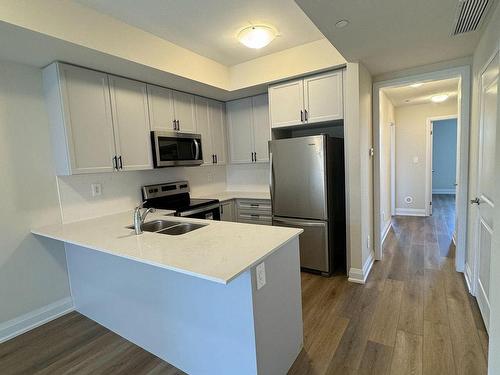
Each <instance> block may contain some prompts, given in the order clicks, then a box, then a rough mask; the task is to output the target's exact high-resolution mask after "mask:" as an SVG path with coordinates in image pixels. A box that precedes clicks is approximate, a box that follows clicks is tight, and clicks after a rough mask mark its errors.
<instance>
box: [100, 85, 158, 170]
mask: <svg viewBox="0 0 500 375" xmlns="http://www.w3.org/2000/svg"><path fill="white" fill-rule="evenodd" d="M109 84H110V93H111V107H112V114H113V125H114V130H115V145H116V154H117V166H118V168H120V169H122V170H124V171H125V170H129V171H131V170H142V169H152V168H153V160H152V154H151V137H150V127H149V115H148V97H147V92H146V84H145V83H142V82H137V81H133V80H130V79H126V78H121V77H115V76H109Z"/></svg>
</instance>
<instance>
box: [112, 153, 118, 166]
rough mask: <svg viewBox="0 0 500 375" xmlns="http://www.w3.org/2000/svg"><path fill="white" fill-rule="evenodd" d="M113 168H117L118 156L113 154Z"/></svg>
mask: <svg viewBox="0 0 500 375" xmlns="http://www.w3.org/2000/svg"><path fill="white" fill-rule="evenodd" d="M113 169H114V170H118V158H117V157H116V155H115V156H113Z"/></svg>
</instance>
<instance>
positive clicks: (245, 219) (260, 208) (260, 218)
mask: <svg viewBox="0 0 500 375" xmlns="http://www.w3.org/2000/svg"><path fill="white" fill-rule="evenodd" d="M236 212H237V218H236V221H237V222H238V223H248V224H261V225H272V224H273V221H272V213H271V201H269V200H257V199H237V200H236Z"/></svg>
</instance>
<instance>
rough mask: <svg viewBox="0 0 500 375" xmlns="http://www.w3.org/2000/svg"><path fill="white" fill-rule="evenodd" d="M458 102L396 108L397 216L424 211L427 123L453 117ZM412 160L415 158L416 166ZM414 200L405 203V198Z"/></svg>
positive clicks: (448, 101) (451, 101)
mask: <svg viewBox="0 0 500 375" xmlns="http://www.w3.org/2000/svg"><path fill="white" fill-rule="evenodd" d="M457 106H458V104H457V101H456V100H454V99H448V100H447V101H445V102H443V103H439V104H437V103H429V104H417V105H409V106H402V107H396V110H395V118H396V213H397V212H398V209H411V210H413V209H415V210H425V209H426V202H425V188H426V173H427V166H426V123H427V119H428V118H429V117H435V116H448V115H456V114H457V111H458V107H457ZM414 158H418V161H417V162H416V163H415V162H414ZM407 196H410V197H412V198H413V202H412V203H406V202H405V201H404V199H405V197H407Z"/></svg>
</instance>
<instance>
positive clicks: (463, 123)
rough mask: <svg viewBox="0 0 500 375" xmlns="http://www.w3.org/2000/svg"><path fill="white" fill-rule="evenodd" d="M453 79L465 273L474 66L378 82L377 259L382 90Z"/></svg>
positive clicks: (378, 245)
mask: <svg viewBox="0 0 500 375" xmlns="http://www.w3.org/2000/svg"><path fill="white" fill-rule="evenodd" d="M449 78H459V80H460V83H459V95H458V103H459V111H458V121H457V127H458V129H457V132H458V133H459V147H458V149H457V153H458V155H459V157H458V160H459V167H458V169H459V178H458V181H457V183H458V186H457V194H456V197H457V226H456V232H457V244H456V247H457V248H456V257H455V268H456V270H457V271H459V272H463V271H464V269H465V248H466V244H467V240H466V239H467V209H468V172H469V131H470V94H471V72H470V66H469V65H465V66H460V67H455V68H449V69H443V70H437V71H432V72H427V73H421V74H412V75H408V76H405V77H400V78H395V79H390V80H386V81H380V82H375V83H374V84H373V146H374V151H375V155H374V156H375V160H374V176H373V177H374V178H373V189H374V199H373V202H374V207H373V208H374V209H373V213H374V218H373V223H374V237H375V238H374V239H375V241H374V247H375V259H377V260H381V259H383V252H382V235H381V233H380V198H381V192H380V168H381V163H380V96H379V95H380V90H381V89H383V88H385V87H392V86H406V85H409V84H412V83H416V82H422V81H434V80H441V79H449Z"/></svg>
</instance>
